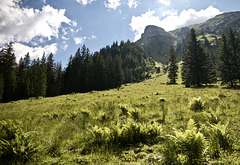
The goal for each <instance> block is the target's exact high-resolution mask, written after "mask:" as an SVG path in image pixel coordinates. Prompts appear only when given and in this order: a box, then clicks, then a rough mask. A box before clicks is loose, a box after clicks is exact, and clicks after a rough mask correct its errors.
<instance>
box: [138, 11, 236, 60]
mask: <svg viewBox="0 0 240 165" xmlns="http://www.w3.org/2000/svg"><path fill="white" fill-rule="evenodd" d="M191 28H194V29H195V30H196V32H197V33H198V39H203V38H204V37H206V38H207V39H208V40H209V42H210V44H211V45H216V42H217V40H218V38H219V37H220V36H221V35H222V32H225V31H229V28H232V29H234V30H236V31H238V32H239V31H240V11H238V12H230V13H223V14H220V15H217V16H216V17H214V18H212V19H209V20H207V21H206V22H204V23H202V24H195V25H191V26H187V27H183V28H179V29H176V30H173V31H171V32H166V31H165V30H164V29H162V28H160V27H157V26H152V25H150V26H147V27H146V29H145V31H144V33H143V34H142V36H141V38H140V39H139V40H138V41H137V42H136V43H138V44H141V45H143V46H144V48H145V49H146V50H147V51H148V52H149V53H150V55H151V56H152V57H153V59H154V60H157V61H160V62H163V63H164V62H166V60H167V59H168V57H167V56H168V52H169V49H170V46H171V45H174V46H176V47H177V46H178V45H181V43H182V41H183V40H184V39H185V38H186V37H187V35H188V34H189V32H190V29H191Z"/></svg>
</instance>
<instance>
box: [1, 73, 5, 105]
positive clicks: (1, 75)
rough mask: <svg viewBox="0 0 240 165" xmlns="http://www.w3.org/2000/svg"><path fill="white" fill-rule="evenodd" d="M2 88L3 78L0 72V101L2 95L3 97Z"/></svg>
mask: <svg viewBox="0 0 240 165" xmlns="http://www.w3.org/2000/svg"><path fill="white" fill-rule="evenodd" d="M3 89H4V79H3V75H2V74H0V102H1V101H2V97H3V91H4V90H3Z"/></svg>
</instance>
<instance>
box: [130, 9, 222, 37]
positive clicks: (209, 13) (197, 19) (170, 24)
mask: <svg viewBox="0 0 240 165" xmlns="http://www.w3.org/2000/svg"><path fill="white" fill-rule="evenodd" d="M221 13H222V12H221V11H220V10H219V9H217V8H214V7H212V6H209V7H208V8H207V9H205V10H200V11H196V10H194V9H188V10H183V11H182V12H181V13H180V14H179V15H178V14H177V13H176V12H172V13H171V12H168V13H163V14H165V15H168V16H167V17H166V18H164V19H163V20H161V19H160V18H159V17H158V16H156V15H155V11H148V12H146V13H145V14H142V15H141V16H137V17H136V16H133V17H132V20H131V23H130V26H131V28H132V30H133V31H134V32H135V38H134V41H136V40H138V39H139V38H140V37H141V34H142V33H143V32H144V29H145V27H146V26H147V25H156V26H159V27H162V28H164V29H165V30H166V31H171V30H175V29H177V28H180V27H184V26H188V25H192V24H198V23H203V22H205V21H206V20H208V19H210V18H213V17H215V16H216V15H218V14H221Z"/></svg>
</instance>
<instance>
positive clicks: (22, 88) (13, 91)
mask: <svg viewBox="0 0 240 165" xmlns="http://www.w3.org/2000/svg"><path fill="white" fill-rule="evenodd" d="M13 52H14V50H13V47H12V44H9V45H8V46H7V47H5V48H3V49H2V50H1V51H0V101H2V102H9V101H12V100H19V99H27V98H30V97H40V96H42V97H51V96H57V95H61V94H69V93H75V92H89V91H93V90H106V89H111V88H118V87H120V86H121V85H122V84H124V83H131V82H139V81H142V80H144V79H146V78H148V77H149V76H150V72H151V71H152V69H153V68H154V61H153V60H152V59H151V58H150V57H149V56H148V55H147V54H146V53H145V51H144V49H143V48H142V47H141V46H139V45H136V44H135V43H132V42H130V41H127V42H123V41H122V42H121V43H120V44H118V43H117V42H114V43H113V44H112V45H111V46H106V48H102V49H101V50H100V51H99V52H95V53H94V54H91V53H90V51H89V49H88V48H87V47H86V46H85V45H83V46H82V47H81V49H80V48H79V49H78V50H77V51H76V53H75V55H74V56H71V57H70V58H69V62H68V64H67V67H66V68H65V69H62V65H61V63H55V62H54V57H53V54H50V55H48V56H47V57H46V56H45V54H43V56H42V58H37V59H33V60H31V59H30V55H29V53H28V54H26V55H25V57H23V58H21V59H20V60H19V62H18V63H16V60H15V54H14V53H13Z"/></svg>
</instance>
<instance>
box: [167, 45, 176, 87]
mask: <svg viewBox="0 0 240 165" xmlns="http://www.w3.org/2000/svg"><path fill="white" fill-rule="evenodd" d="M177 71H178V65H177V60H176V53H175V50H174V48H173V47H172V46H171V48H170V52H169V66H168V78H169V80H170V82H169V83H170V84H176V79H177Z"/></svg>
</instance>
